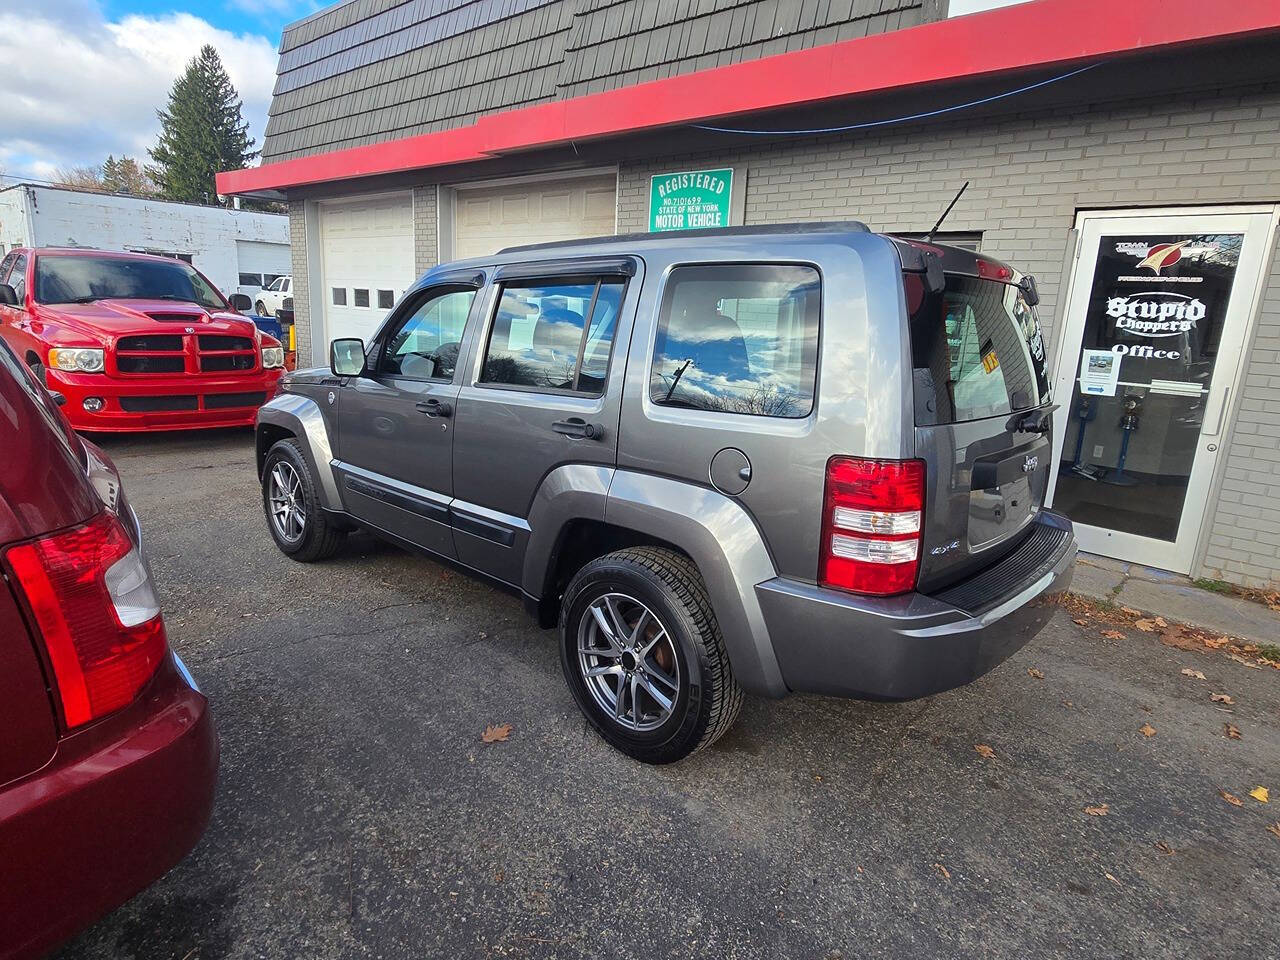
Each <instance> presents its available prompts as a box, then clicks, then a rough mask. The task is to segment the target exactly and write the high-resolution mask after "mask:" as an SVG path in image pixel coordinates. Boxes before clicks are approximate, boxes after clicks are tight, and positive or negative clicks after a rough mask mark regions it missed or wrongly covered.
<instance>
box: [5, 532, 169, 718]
mask: <svg viewBox="0 0 1280 960" xmlns="http://www.w3.org/2000/svg"><path fill="white" fill-rule="evenodd" d="M4 559H5V562H6V563H7V565H8V566H9V568H10V570H11V571H12V572H13V574H14V576H15V578H16V580H17V584H18V588H19V591H20V592H21V594H22V595H23V596H24V597H25V598H26V601H27V605H28V606H29V607H30V608H31V613H32V615H33V616H34V618H35V622H36V626H37V627H38V628H39V632H40V635H41V637H42V639H43V640H44V643H45V647H46V648H47V650H48V653H49V663H50V665H51V666H52V667H53V673H54V679H55V681H56V683H57V688H58V697H59V699H60V701H61V703H62V714H63V718H64V719H65V721H66V724H67V726H68V727H78V726H80V725H82V724H85V723H88V722H89V721H90V720H95V719H97V718H98V717H101V716H103V715H104V714H107V713H110V712H111V711H113V710H117V709H119V708H120V707H123V706H125V705H126V704H128V703H130V702H131V701H132V700H133V699H134V697H136V696H137V695H138V692H139V691H140V690H141V689H142V687H143V686H144V685H145V684H146V682H147V681H148V680H150V679H151V677H152V676H153V675H154V674H155V672H156V668H157V667H159V666H160V661H161V660H163V659H164V657H165V654H166V653H167V651H168V648H169V644H168V639H167V638H166V636H165V632H164V620H163V619H162V618H161V616H160V603H159V601H158V600H157V599H156V595H155V590H154V589H153V588H152V585H151V574H150V571H148V569H147V565H146V564H145V563H144V562H143V559H142V555H141V554H140V553H139V552H138V549H137V548H136V547H135V546H134V545H133V542H132V541H131V540H130V539H129V536H128V534H127V533H125V530H124V528H123V527H122V526H121V525H120V520H119V519H118V518H117V517H116V516H115V515H114V514H112V513H109V512H103V513H100V514H98V515H97V516H96V517H94V518H93V519H92V520H90V521H89V522H88V523H85V524H82V525H81V526H78V527H73V528H72V529H70V530H65V531H63V532H61V533H56V534H53V535H51V536H48V537H43V538H41V539H39V540H35V541H32V542H31V543H24V544H21V545H19V546H16V547H11V548H10V549H9V550H8V551H7V552H6V553H5V555H4Z"/></svg>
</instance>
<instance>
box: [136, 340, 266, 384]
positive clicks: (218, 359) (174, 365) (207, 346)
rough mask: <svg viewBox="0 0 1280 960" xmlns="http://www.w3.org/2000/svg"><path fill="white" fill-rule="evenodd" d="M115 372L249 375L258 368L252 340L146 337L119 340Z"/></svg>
mask: <svg viewBox="0 0 1280 960" xmlns="http://www.w3.org/2000/svg"><path fill="white" fill-rule="evenodd" d="M115 360H116V372H117V373H120V374H122V375H125V376H130V375H134V374H142V375H145V374H174V373H190V374H200V373H248V372H250V371H253V370H256V369H257V367H258V350H257V345H256V344H255V343H254V342H253V340H252V339H251V338H249V337H237V336H230V335H221V334H200V335H198V336H182V335H179V334H145V335H141V336H130V337H121V338H120V339H119V340H118V341H116V357H115Z"/></svg>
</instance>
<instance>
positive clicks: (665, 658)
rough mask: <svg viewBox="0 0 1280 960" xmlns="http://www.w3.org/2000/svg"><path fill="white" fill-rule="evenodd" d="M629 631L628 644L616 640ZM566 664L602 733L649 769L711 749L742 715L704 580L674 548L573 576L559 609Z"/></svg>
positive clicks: (609, 559)
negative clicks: (656, 694)
mask: <svg viewBox="0 0 1280 960" xmlns="http://www.w3.org/2000/svg"><path fill="white" fill-rule="evenodd" d="M611 605H612V606H611ZM593 608H594V609H593ZM646 614H647V615H648V617H650V618H651V619H650V620H645V615H646ZM601 617H603V618H604V621H603V623H602V622H601ZM619 618H620V619H621V621H622V624H621V626H622V629H618V627H619V623H618V620H619ZM641 621H644V623H643V625H642V623H641ZM606 624H611V625H612V626H613V628H614V629H613V630H612V632H608V631H606V630H605V629H604V626H605V625H606ZM637 628H639V629H637ZM627 631H631V635H630V636H629V637H627V638H626V639H625V642H623V643H620V644H614V643H613V640H612V639H611V637H612V638H619V637H623V636H624V635H625V634H626V633H627ZM646 646H647V647H649V648H650V649H649V650H648V652H646V651H645V649H644V648H645V647H646ZM637 651H639V652H640V653H641V654H642V655H643V657H642V658H639V659H638V658H637V657H636V652H637ZM560 665H561V666H562V667H563V669H564V676H565V681H566V682H567V683H568V684H569V689H570V691H572V693H573V697H574V699H575V700H576V701H577V702H578V707H579V708H580V709H581V710H582V712H583V713H584V714H585V715H586V717H587V719H588V720H589V721H591V724H592V725H593V726H594V727H595V728H596V730H597V731H598V732H599V733H600V735H601V736H602V737H604V739H605V740H606V741H608V742H609V743H610V744H612V745H613V746H615V747H617V748H618V749H619V750H621V751H622V752H623V753H625V754H627V755H628V756H631V757H633V758H635V759H636V760H640V761H643V762H644V763H672V762H674V761H676V760H682V759H683V758H685V757H687V756H689V754H691V753H695V752H696V751H698V750H701V749H702V748H704V747H707V746H709V745H710V744H712V743H714V742H715V741H716V740H718V739H719V738H720V737H721V736H722V735H723V734H724V733H725V732H726V731H727V730H728V729H729V728H730V727H732V726H733V723H734V721H735V720H736V719H737V718H738V713H739V711H740V710H741V709H742V688H741V687H739V686H738V682H737V680H735V679H734V676H733V670H732V668H731V667H730V665H729V654H728V651H727V650H726V649H725V645H724V637H723V636H722V635H721V633H720V625H719V623H717V621H716V616H715V613H714V611H713V610H712V609H711V600H710V598H709V597H708V596H707V588H706V586H705V584H704V583H703V582H702V575H701V574H700V573H699V572H698V568H697V566H696V565H695V564H694V562H693V561H692V560H690V559H689V558H688V557H686V556H684V555H683V554H679V553H676V552H675V551H673V550H667V549H663V548H660V547H633V548H629V549H626V550H618V551H616V552H614V553H610V554H607V555H605V556H603V557H600V558H598V559H596V560H592V561H591V562H590V563H588V564H586V565H585V566H584V567H583V568H582V569H581V570H579V571H578V572H577V573H576V574H575V575H574V577H573V579H572V580H571V581H570V583H569V586H568V588H567V589H566V590H565V594H564V602H563V603H562V604H561V607H560ZM637 677H638V679H637ZM628 678H630V680H629V679H628ZM618 691H621V692H622V703H621V704H619V703H618ZM653 691H656V692H657V693H658V694H659V695H660V696H654V695H653ZM611 694H612V698H611ZM663 700H667V701H669V706H664V705H663Z"/></svg>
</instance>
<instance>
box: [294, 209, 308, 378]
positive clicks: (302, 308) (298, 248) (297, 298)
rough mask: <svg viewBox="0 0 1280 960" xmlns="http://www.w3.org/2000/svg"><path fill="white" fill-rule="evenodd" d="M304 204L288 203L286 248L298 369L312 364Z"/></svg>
mask: <svg viewBox="0 0 1280 960" xmlns="http://www.w3.org/2000/svg"><path fill="white" fill-rule="evenodd" d="M305 210H306V204H305V203H304V202H303V201H301V200H291V201H289V245H290V249H291V251H292V253H293V290H294V297H293V324H294V337H295V339H296V343H295V347H296V348H297V355H298V366H300V367H306V366H309V365H310V363H311V301H310V298H309V292H310V290H311V285H310V283H308V281H307V220H306V213H305Z"/></svg>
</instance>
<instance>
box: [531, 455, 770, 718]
mask: <svg viewBox="0 0 1280 960" xmlns="http://www.w3.org/2000/svg"><path fill="white" fill-rule="evenodd" d="M584 519H585V520H602V521H604V522H606V523H608V524H610V525H612V526H616V527H623V528H626V529H628V530H635V531H639V532H643V533H645V534H647V535H649V536H652V537H655V538H657V539H659V540H665V541H666V542H668V543H670V544H673V545H674V546H676V547H678V548H679V549H680V550H683V551H684V552H685V553H687V554H688V555H689V556H690V557H692V558H693V560H694V562H695V563H696V564H697V565H698V569H699V570H700V571H701V572H702V579H703V581H704V582H705V583H706V586H707V593H708V594H709V595H710V597H711V605H712V607H713V609H714V610H715V614H716V618H717V620H719V622H720V630H721V633H722V634H723V635H724V641H725V646H726V647H727V649H728V651H729V659H730V662H731V663H732V664H733V672H734V676H735V677H736V678H737V680H738V683H739V684H741V685H742V687H743V689H745V690H747V691H748V692H750V693H754V694H758V695H760V696H766V697H782V696H785V695H786V694H787V693H788V692H789V691H788V690H787V686H786V683H785V681H784V680H783V679H782V670H781V669H780V668H779V666H778V658H777V656H775V654H774V652H773V643H772V641H771V640H770V638H769V631H768V628H767V627H766V625H765V620H764V614H763V612H762V611H761V609H760V602H759V599H758V598H757V596H756V590H755V587H756V584H757V583H762V582H764V581H766V580H771V579H773V578H774V577H775V576H777V573H776V571H775V570H774V566H773V560H772V558H771V557H770V556H769V551H768V548H767V547H766V546H765V544H764V539H763V538H762V537H761V536H760V531H759V529H757V527H756V524H755V521H754V520H752V518H751V516H750V514H748V513H747V511H746V510H744V509H743V507H742V505H741V504H739V503H738V502H737V501H736V500H733V499H732V498H730V497H726V496H724V495H723V494H720V493H717V492H716V491H715V490H711V489H709V488H707V487H701V486H697V485H694V484H690V483H683V482H681V481H678V480H672V479H669V478H667V477H658V476H653V475H650V474H645V473H639V472H635V471H630V470H615V469H613V468H611V467H602V466H595V465H588V464H574V465H570V466H565V467H560V468H557V469H556V470H553V471H552V472H551V473H550V474H548V475H547V477H546V479H545V480H544V481H543V483H542V486H541V487H540V488H539V490H538V493H537V495H536V496H535V498H534V503H533V507H532V509H531V510H530V513H529V527H530V539H529V548H528V550H527V551H526V553H525V558H524V571H523V580H522V587H523V590H524V593H525V594H526V596H529V597H533V598H540V597H541V596H542V595H543V593H544V591H545V588H546V577H547V572H548V569H549V567H550V565H551V563H552V562H553V554H554V551H555V549H556V545H557V543H558V541H559V538H560V534H561V531H563V529H564V527H565V525H566V524H568V523H570V522H572V521H574V520H584Z"/></svg>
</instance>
